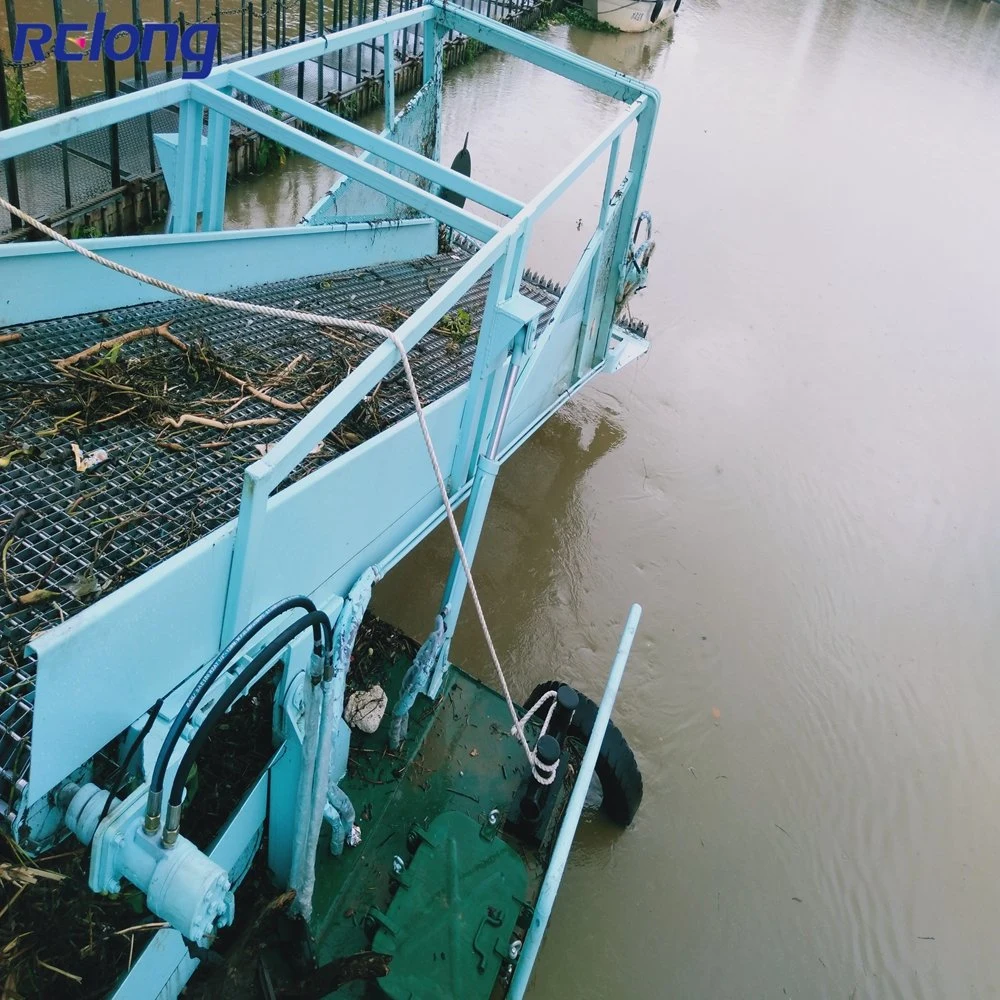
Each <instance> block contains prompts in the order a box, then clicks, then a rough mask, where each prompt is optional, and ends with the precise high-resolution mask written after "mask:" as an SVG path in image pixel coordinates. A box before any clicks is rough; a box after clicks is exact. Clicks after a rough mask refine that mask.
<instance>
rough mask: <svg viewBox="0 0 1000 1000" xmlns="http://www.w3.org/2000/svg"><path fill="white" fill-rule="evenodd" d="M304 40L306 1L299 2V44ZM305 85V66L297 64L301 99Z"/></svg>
mask: <svg viewBox="0 0 1000 1000" xmlns="http://www.w3.org/2000/svg"><path fill="white" fill-rule="evenodd" d="M305 40H306V0H299V42H304V41H305ZM305 83H306V64H305V62H304V61H303V62H300V63H299V78H298V91H297V93H298V95H299V98H300V99H301V97H302V94H303V91H304V90H305Z"/></svg>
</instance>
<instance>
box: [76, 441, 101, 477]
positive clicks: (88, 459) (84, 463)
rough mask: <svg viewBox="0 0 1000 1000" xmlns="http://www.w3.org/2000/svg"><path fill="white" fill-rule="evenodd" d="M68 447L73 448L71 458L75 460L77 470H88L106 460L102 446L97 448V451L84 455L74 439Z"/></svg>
mask: <svg viewBox="0 0 1000 1000" xmlns="http://www.w3.org/2000/svg"><path fill="white" fill-rule="evenodd" d="M70 448H72V449H73V458H74V459H75V460H76V471H77V472H89V471H90V470H91V469H94V468H96V467H97V466H98V465H100V464H101V463H102V462H106V461H107V460H108V453H107V452H106V451H105V450H104V449H103V448H98V449H97V451H92V452H89V453H88V454H86V455H84V453H83V452H82V451H81V449H80V446H79V445H78V444H77V443H76V442H75V441H73V442H72V443H71V444H70Z"/></svg>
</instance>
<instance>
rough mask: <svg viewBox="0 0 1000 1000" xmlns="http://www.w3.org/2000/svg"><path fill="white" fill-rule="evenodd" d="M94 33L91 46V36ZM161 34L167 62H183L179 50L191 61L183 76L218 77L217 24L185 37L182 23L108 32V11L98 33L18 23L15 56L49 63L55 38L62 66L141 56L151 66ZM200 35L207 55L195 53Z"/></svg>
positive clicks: (97, 21)
mask: <svg viewBox="0 0 1000 1000" xmlns="http://www.w3.org/2000/svg"><path fill="white" fill-rule="evenodd" d="M88 31H90V40H89V41H88V40H87V37H86V32H88ZM79 32H83V33H84V34H82V35H81V34H79ZM158 35H162V36H163V54H164V58H165V59H166V61H167V62H174V61H175V60H176V59H177V53H178V49H179V50H180V54H181V56H182V57H183V58H184V59H186V60H187V62H188V67H187V69H186V70H185V71H184V73H183V74H182V76H183V77H185V78H191V79H195V80H203V79H204V78H205V77H206V76H208V74H209V73H211V72H212V62H213V60H214V58H215V46H216V44H217V42H218V38H219V26H218V25H217V24H192V25H189V26H188V27H187V28H186V29H185V30H184V33H183V34H181V29H180V27H179V26H178V25H176V24H143V26H142V30H141V31H140V29H139V28H138V26H136V25H134V24H113V25H111V26H110V27H107V16H106V15H105V14H104V12H103V11H102V12H100V13H99V14H98V15H97V16H96V17H95V18H94V26H93V29H91V27H90V25H88V24H70V23H64V24H60V25H59V27H58V28H54V27H53V26H52V25H51V24H44V23H43V22H40V21H25V22H23V23H21V24H18V26H17V34H16V36H15V38H14V53H13V54H14V59H15V61H17V62H24V53H25V49H28V50H29V51H30V52H31V58H32V59H34V60H38V61H41V60H43V59H45V58H46V53H45V50H44V48H43V46H45V45H48V44H49V43H50V42H52V41H53V38H54V39H55V45H54V46H53V48H52V53H53V55H54V56H55V58H56V61H57V62H81V61H82V60H84V59H87V60H89V61H90V62H97V61H99V60H100V58H101V56H102V54H103V55H106V56H107V57H108V58H109V59H113V60H114V61H115V62H123V61H125V60H127V59H132V58H133V57H134V56H135V55H136V53H138V54H139V58H140V59H142V60H143V62H145V61H147V60H149V59H150V58H151V57H152V52H153V45H154V43H155V41H156V38H157V36H158ZM199 36H201V37H202V39H203V42H204V44H203V46H202V48H203V51H201V52H199V51H198V50H197V49H196V48H195V42H196V41H197V40H198V37H199Z"/></svg>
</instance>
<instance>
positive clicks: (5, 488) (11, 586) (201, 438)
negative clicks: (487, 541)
mask: <svg viewBox="0 0 1000 1000" xmlns="http://www.w3.org/2000/svg"><path fill="white" fill-rule="evenodd" d="M467 259H468V255H467V254H466V253H465V251H464V250H455V251H453V252H451V253H449V254H444V255H438V256H433V257H426V258H423V259H420V260H415V261H405V262H401V263H393V264H384V265H379V266H376V267H369V268H363V269H360V270H356V271H349V272H339V273H336V274H320V275H316V276H313V277H308V278H299V279H294V280H289V281H281V282H276V283H273V284H265V285H258V286H254V287H252V288H248V289H243V290H242V291H239V292H236V293H233V294H232V295H231V297H233V298H239V299H245V300H247V301H254V302H261V303H266V304H269V305H275V306H282V307H286V308H295V309H300V310H305V311H310V312H317V313H325V314H327V315H336V316H344V317H349V318H354V319H364V320H370V321H373V322H383V323H384V322H385V310H386V307H391V308H393V309H395V310H398V311H399V312H400V313H401V314H403V315H408V314H409V313H410V312H412V311H413V310H414V309H416V308H417V306H419V305H420V304H421V303H422V302H423V301H425V300H426V299H427V297H428V296H429V295H430V294H431V293H432V292H433V291H435V290H436V289H437V288H438V287H440V285H441V284H443V283H444V282H445V281H446V280H447V279H448V278H449V277H450V276H451V275H453V274H454V273H455V272H456V271H457V270H458V269H459V268H460V267H461V266H462V264H463V263H464V262H465V261H466V260H467ZM487 280H488V278H484V279H483V280H482V281H480V282H479V283H478V284H477V285H476V286H475V287H474V288H473V289H472V291H471V292H470V294H469V295H468V296H467V298H466V299H465V300H464V301H463V302H462V304H461V306H460V308H462V309H466V310H468V312H469V313H470V314H471V326H472V329H473V330H476V329H478V326H479V320H480V317H481V315H482V311H483V307H484V302H485V298H486V282H487ZM551 287H552V286H550V285H548V284H547V283H546V282H544V281H542V280H537V281H536V280H534V277H533V276H532V278H531V280H527V281H525V283H524V284H523V285H522V292H523V293H524V294H525V295H527V296H529V297H531V298H532V299H534V300H535V301H537V302H539V303H541V304H542V305H544V306H546V307H547V309H546V313H545V315H544V316H543V317H542V320H541V323H542V324H544V323H546V322H547V320H548V317H549V315H550V314H551V309H552V307H553V306H554V305H555V302H556V300H557V296H556V294H554V293H553V291H552V290H551ZM57 293H58V292H57V290H55V294H57ZM400 318H401V317H400ZM167 322H169V323H170V328H169V329H170V332H171V333H172V334H174V335H176V336H177V337H178V338H180V339H181V340H182V341H184V342H185V343H188V344H195V343H207V344H209V345H211V349H212V351H213V352H214V353H215V354H216V355H218V356H219V357H220V358H222V359H223V361H224V362H225V360H226V359H227V358H230V357H235V358H240V357H241V358H243V359H244V360H245V359H246V358H248V357H249V358H250V359H251V360H252V361H253V363H254V364H257V365H258V366H259V365H260V364H261V363H264V362H266V365H265V367H268V368H270V369H277V368H280V367H281V366H284V365H289V364H291V363H292V362H293V361H294V359H296V358H297V357H300V356H305V357H308V358H310V359H313V360H314V361H315V362H316V363H319V362H329V364H330V368H331V371H333V370H339V371H341V372H343V371H345V370H347V368H348V366H349V367H354V366H355V365H356V364H357V362H358V360H359V358H361V357H364V356H365V355H366V354H367V353H369V352H370V351H371V350H372V349H373V348H374V347H376V346H377V340H378V338H375V337H371V338H367V339H365V338H354V339H355V340H361V341H362V342H363V343H362V344H361V345H355V346H354V347H351V346H350V345H348V344H345V343H344V342H342V341H339V340H337V339H335V338H332V337H329V336H325V335H324V334H323V333H322V332H321V331H320V330H318V329H317V328H315V327H307V326H305V325H304V324H301V323H291V322H287V321H279V320H273V319H268V318H264V317H250V316H248V315H246V314H244V313H237V312H234V311H231V310H225V309H220V308H217V307H213V306H207V305H202V304H199V303H193V302H188V301H180V300H171V301H167V302H155V303H150V304H146V305H139V306H133V307H129V308H126V309H121V310H116V311H114V312H112V313H94V314H87V315H80V316H73V317H69V318H65V319H57V320H51V321H46V322H40V323H33V324H28V325H25V326H19V327H9V328H6V329H0V334H4V333H8V334H9V333H19V334H20V335H21V339H20V340H19V341H17V342H15V343H10V344H7V345H6V346H4V347H0V352H2V360H3V367H2V374H0V460H2V459H3V458H4V457H5V456H9V455H11V454H12V453H13V452H14V451H16V450H17V449H18V448H19V447H25V448H27V449H29V450H30V451H31V453H30V454H29V455H27V456H25V455H18V456H16V457H13V458H12V459H11V460H10V462H9V463H8V464H7V465H6V467H0V550H2V556H3V567H2V575H3V579H2V586H0V606H2V615H0V816H3V817H5V818H6V819H8V821H9V820H11V819H13V815H12V812H11V810H12V808H13V806H14V804H15V802H16V799H17V795H18V792H19V789H20V788H22V787H23V785H24V781H25V779H26V776H27V769H28V763H29V753H28V741H29V737H30V732H31V705H32V701H33V697H34V665H33V663H32V662H30V660H28V661H25V660H23V657H22V654H23V649H24V646H25V645H26V644H27V643H28V641H29V640H30V639H31V637H32V636H33V635H37V634H38V633H41V632H44V631H46V630H47V629H49V628H51V627H53V626H54V625H57V624H59V623H60V622H61V621H63V620H65V619H66V618H68V617H70V616H71V615H73V614H75V613H77V612H78V611H79V610H81V609H82V608H83V607H84V606H85V605H86V604H88V603H92V602H93V601H94V600H96V599H98V598H99V597H100V596H102V595H104V594H107V593H109V592H110V591H112V590H114V589H116V588H117V587H120V586H121V585H122V584H124V583H125V582H127V581H128V580H129V579H132V578H134V577H136V576H138V575H140V574H141V573H143V572H144V571H145V570H147V569H149V568H150V567H152V566H154V565H155V564H157V563H159V562H160V561H162V560H163V559H165V558H167V557H168V556H170V555H172V554H173V553H175V552H177V551H179V550H181V549H182V548H184V547H185V546H187V545H189V544H191V543H192V542H193V541H195V540H196V539H198V538H201V537H203V536H204V535H206V534H208V533H209V532H210V531H212V530H213V529H215V528H217V527H219V526H220V525H222V524H224V523H225V522H227V521H228V520H230V519H231V518H233V517H235V516H236V514H237V512H238V509H239V499H240V490H241V487H242V481H243V469H244V468H245V466H246V465H248V464H249V463H251V462H253V461H255V460H256V459H257V458H259V457H260V455H261V454H263V453H264V451H266V449H267V447H268V445H269V444H271V443H273V442H275V441H277V440H279V439H280V438H281V437H282V436H283V435H284V434H285V433H287V431H288V430H289V429H290V428H291V427H292V426H293V425H294V424H295V423H296V422H297V421H298V420H299V419H300V417H301V416H302V411H296V412H289V411H284V410H276V409H275V408H274V407H273V406H271V405H270V404H268V403H267V402H264V401H261V400H258V399H253V398H251V399H250V400H249V401H245V402H243V403H241V404H240V405H239V407H238V412H236V413H234V414H233V415H232V417H231V418H227V419H230V420H237V419H238V420H247V419H251V420H252V419H255V418H260V417H270V418H274V417H276V416H277V417H279V418H280V422H278V423H275V424H272V425H266V426H261V425H255V426H249V427H245V428H242V429H235V430H229V431H226V432H220V431H219V430H217V429H214V428H210V427H200V426H195V427H191V426H185V427H183V428H181V429H179V430H175V429H173V428H170V427H165V426H162V425H159V424H158V423H156V422H154V421H136V420H133V419H131V418H130V417H129V416H128V415H126V416H124V417H119V418H116V419H111V420H107V421H106V422H104V423H101V424H88V426H87V427H86V428H81V427H80V426H79V424H78V423H74V420H73V419H72V417H71V414H72V407H71V406H64V407H63V409H67V410H69V412H67V413H62V412H59V408H58V407H54V406H53V405H52V403H51V400H52V396H51V394H47V393H46V389H49V390H51V389H52V387H53V386H58V385H59V384H60V380H61V379H62V378H63V376H62V375H61V374H60V372H59V371H58V370H57V369H56V368H55V367H54V366H53V361H54V360H56V359H60V358H66V357H68V356H70V355H73V354H75V353H76V352H79V351H82V350H84V349H86V348H88V347H91V346H93V345H95V344H97V343H99V342H101V341H104V340H108V339H110V338H113V337H115V336H118V335H121V334H124V333H126V332H128V331H132V330H137V329H139V328H143V327H151V326H159V325H161V324H164V323H167ZM352 336H353V335H352ZM154 341H155V338H153V339H152V340H147V341H141V342H136V343H135V344H134V345H130V352H131V351H133V350H135V351H136V352H137V353H138V354H139V355H140V356H141V353H142V351H144V350H155V349H157V348H156V344H155V343H154ZM161 344H162V342H161ZM475 349H476V338H475V337H474V336H469V337H466V338H465V339H461V338H456V337H452V336H448V335H445V334H440V333H437V332H433V331H432V332H431V333H429V334H428V335H427V336H426V337H425V338H424V339H423V340H422V341H421V343H420V344H418V345H417V346H416V347H415V348H414V349H413V351H412V352H411V363H412V366H413V370H414V374H415V376H416V379H417V382H418V385H419V389H420V395H421V399H422V400H424V401H425V402H427V403H429V402H432V401H433V400H435V399H438V398H440V397H441V396H443V395H444V394H445V393H447V392H448V391H450V390H451V389H453V388H455V387H456V386H458V385H461V384H462V383H463V382H464V381H466V380H467V379H468V377H469V374H470V372H471V368H472V362H473V358H474V355H475ZM229 389H230V395H236V396H239V395H240V393H239V390H238V389H236V387H234V386H230V387H229ZM411 411H412V402H411V400H410V397H409V393H408V391H407V388H406V383H405V381H404V380H403V378H402V377H401V367H400V366H399V365H397V366H396V367H395V368H394V369H393V371H392V372H391V373H390V374H389V375H388V376H387V377H386V378H385V379H384V380H383V382H382V383H381V385H380V387H379V388H378V390H377V406H375V407H371V406H369V407H368V409H367V411H366V413H365V414H364V415H363V418H360V417H359V418H358V419H352V418H351V417H349V418H348V419H347V420H346V421H345V422H344V424H342V425H341V427H340V428H338V429H337V430H336V431H334V433H333V434H331V435H330V436H329V437H328V438H327V439H326V441H325V442H324V444H323V446H322V450H321V451H320V453H318V454H314V455H312V456H310V458H309V459H308V460H307V461H306V462H304V463H303V465H302V466H301V467H300V468H299V469H298V470H297V473H296V475H297V476H299V477H301V476H302V475H305V474H306V473H308V472H309V471H311V470H312V469H314V468H316V467H317V466H318V465H320V464H322V463H325V462H327V461H329V460H330V459H331V458H333V457H335V456H336V455H337V454H338V453H341V452H343V451H345V450H347V449H348V448H350V447H352V446H353V445H355V444H357V443H359V442H360V441H361V440H363V439H364V438H365V437H370V436H371V435H372V434H374V433H377V432H378V430H380V429H382V428H384V427H387V426H389V425H390V424H392V423H394V422H396V421H398V420H399V419H400V418H402V417H404V416H406V415H407V414H409V413H410V412H411ZM354 416H355V415H352V417H354ZM63 418H70V419H66V420H63ZM60 421H63V422H62V423H60ZM40 432H42V433H41V434H40ZM71 442H75V443H76V444H77V445H78V446H79V448H80V450H81V451H82V452H83V453H85V454H86V453H88V452H91V451H93V450H95V449H104V450H106V451H107V452H108V454H109V459H108V461H106V462H104V463H103V464H101V465H99V466H97V467H96V468H93V469H92V470H90V471H89V472H87V473H80V472H78V471H77V467H76V463H75V460H74V456H73V453H72V450H71ZM37 592H49V593H48V594H46V595H39V596H38V599H37V600H33V601H30V602H29V603H25V602H24V598H25V597H26V596H29V597H30V595H32V594H34V593H37Z"/></svg>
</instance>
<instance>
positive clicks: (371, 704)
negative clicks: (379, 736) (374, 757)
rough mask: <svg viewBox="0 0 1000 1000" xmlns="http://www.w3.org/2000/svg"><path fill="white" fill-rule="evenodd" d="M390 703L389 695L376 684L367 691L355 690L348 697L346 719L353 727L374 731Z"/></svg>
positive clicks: (364, 731)
mask: <svg viewBox="0 0 1000 1000" xmlns="http://www.w3.org/2000/svg"><path fill="white" fill-rule="evenodd" d="M388 704H389V698H388V695H386V693H385V692H384V691H383V690H382V688H381V687H380V686H379V685H378V684H376V685H375V686H374V687H372V688H369V689H368V690H367V691H355V692H354V694H352V695H351V696H350V698H348V699H347V708H346V709H345V710H344V720H345V721H346V722H347V724H348V725H349V726H350V727H351V728H352V729H358V730H360V731H361V732H363V733H374V732H375V730H376V729H378V726H379V723H380V722H381V721H382V716H383V715H385V710H386V707H387V706H388Z"/></svg>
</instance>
